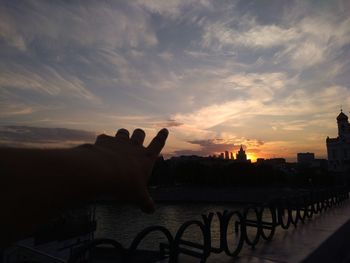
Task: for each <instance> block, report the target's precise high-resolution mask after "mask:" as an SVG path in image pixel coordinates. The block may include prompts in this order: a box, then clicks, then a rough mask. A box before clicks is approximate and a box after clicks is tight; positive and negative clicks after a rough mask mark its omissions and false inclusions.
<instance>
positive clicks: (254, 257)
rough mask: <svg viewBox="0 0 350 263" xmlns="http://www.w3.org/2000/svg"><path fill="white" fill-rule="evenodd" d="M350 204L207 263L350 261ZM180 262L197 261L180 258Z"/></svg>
mask: <svg viewBox="0 0 350 263" xmlns="http://www.w3.org/2000/svg"><path fill="white" fill-rule="evenodd" d="M349 219H350V201H349V200H346V201H345V202H344V203H343V204H342V205H340V206H338V207H337V206H334V207H332V208H331V209H329V210H327V211H325V212H323V213H321V214H319V215H315V216H314V217H313V219H311V220H306V221H305V223H304V224H301V223H300V224H298V226H297V227H296V228H294V227H290V228H289V229H288V230H283V229H282V228H280V227H278V228H277V229H276V234H275V236H274V238H273V239H272V240H271V241H268V242H264V241H261V242H259V243H258V245H257V246H256V247H255V249H251V248H250V247H249V246H247V245H245V246H244V247H243V249H242V251H241V253H240V254H239V256H238V257H237V258H234V259H233V258H230V257H228V256H226V255H225V253H221V254H214V253H212V254H211V255H210V257H209V258H208V260H207V262H213V263H214V262H215V263H229V262H231V263H232V262H238V263H248V262H249V263H272V262H278V263H282V262H288V263H294V262H302V261H304V262H305V263H311V262H330V263H338V262H339V263H340V262H350V247H349V244H350V220H349ZM179 259H180V260H179V262H185V263H192V262H198V259H195V258H190V257H188V256H184V255H181V256H180V258H179Z"/></svg>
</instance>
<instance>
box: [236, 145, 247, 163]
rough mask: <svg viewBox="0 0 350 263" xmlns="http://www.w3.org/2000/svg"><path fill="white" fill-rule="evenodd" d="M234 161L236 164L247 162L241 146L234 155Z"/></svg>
mask: <svg viewBox="0 0 350 263" xmlns="http://www.w3.org/2000/svg"><path fill="white" fill-rule="evenodd" d="M236 161H238V162H246V161H247V155H246V153H245V151H244V150H243V146H242V145H241V148H240V149H239V151H238V152H237V154H236Z"/></svg>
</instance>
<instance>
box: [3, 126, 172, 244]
mask: <svg viewBox="0 0 350 263" xmlns="http://www.w3.org/2000/svg"><path fill="white" fill-rule="evenodd" d="M167 135H168V131H167V130H166V129H163V130H161V131H160V132H159V133H158V135H157V136H156V137H155V138H154V139H153V140H152V142H151V143H150V145H149V146H148V147H147V148H146V147H144V146H143V141H144V138H145V133H144V132H143V131H142V130H140V129H137V130H135V131H134V133H133V134H132V136H131V138H129V133H128V131H126V130H124V129H121V130H119V131H118V133H117V134H116V136H115V137H111V136H107V135H100V136H98V137H97V140H96V143H95V144H93V145H83V146H80V147H76V148H72V149H55V150H38V149H13V148H2V149H1V148H0V176H1V179H0V180H1V181H0V182H1V192H0V197H1V199H0V204H1V207H2V216H1V217H0V218H1V219H0V228H1V230H0V231H1V233H2V235H1V236H2V238H1V239H2V240H1V241H2V245H5V244H6V243H8V242H13V241H15V240H18V239H20V238H22V237H25V236H27V235H29V234H31V233H33V231H34V230H35V229H36V228H37V227H38V225H40V224H41V223H43V222H45V221H47V219H49V218H50V217H52V216H54V215H57V214H58V213H60V212H61V211H63V210H64V209H66V208H69V207H74V206H77V205H80V204H82V203H85V202H88V201H90V200H93V199H94V198H95V197H96V196H98V195H100V194H109V195H113V196H114V197H115V198H116V200H119V201H121V202H124V203H131V204H134V205H137V206H139V207H141V209H142V210H143V211H145V212H152V211H153V210H154V206H153V202H152V199H151V198H150V196H149V194H148V191H147V182H148V179H149V176H150V174H151V172H152V168H153V165H154V162H155V160H156V158H157V156H158V155H159V153H160V151H161V150H162V148H163V146H164V144H165V141H166V138H167Z"/></svg>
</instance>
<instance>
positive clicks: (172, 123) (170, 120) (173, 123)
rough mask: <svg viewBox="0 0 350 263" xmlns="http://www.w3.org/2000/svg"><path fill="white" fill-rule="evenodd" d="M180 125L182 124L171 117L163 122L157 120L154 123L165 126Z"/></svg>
mask: <svg viewBox="0 0 350 263" xmlns="http://www.w3.org/2000/svg"><path fill="white" fill-rule="evenodd" d="M181 125H183V123H181V122H178V121H176V120H173V119H168V120H166V121H165V122H159V123H157V124H156V126H157V127H167V128H170V127H179V126H181Z"/></svg>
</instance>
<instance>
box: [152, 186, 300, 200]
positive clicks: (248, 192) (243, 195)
mask: <svg viewBox="0 0 350 263" xmlns="http://www.w3.org/2000/svg"><path fill="white" fill-rule="evenodd" d="M300 190H302V189H291V188H276V187H265V188H264V187H220V188H219V187H217V188H214V187H189V186H181V187H180V186H179V187H154V188H151V189H150V193H151V196H152V198H153V199H154V200H155V201H156V202H158V203H159V202H167V203H171V202H176V203H181V202H186V203H190V202H209V203H227V202H229V203H237V204H246V203H261V202H268V201H269V200H271V199H275V198H280V197H281V196H286V195H291V194H295V192H297V191H300Z"/></svg>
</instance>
